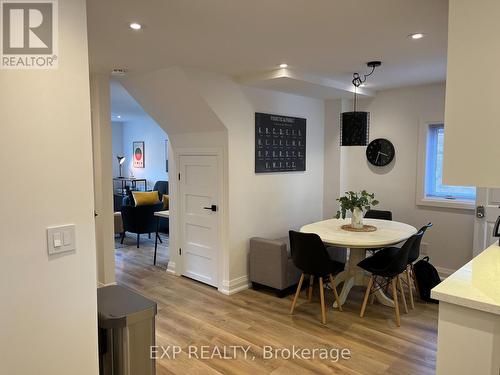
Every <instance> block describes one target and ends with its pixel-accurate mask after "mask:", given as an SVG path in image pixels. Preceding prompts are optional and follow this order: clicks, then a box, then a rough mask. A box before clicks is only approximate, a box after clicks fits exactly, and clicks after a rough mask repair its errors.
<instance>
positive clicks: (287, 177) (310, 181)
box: [228, 86, 325, 278]
mask: <svg viewBox="0 0 500 375" xmlns="http://www.w3.org/2000/svg"><path fill="white" fill-rule="evenodd" d="M241 89H242V90H243V93H244V94H245V96H246V97H247V99H248V100H249V102H250V105H251V107H252V112H251V113H250V114H249V115H248V117H247V119H246V122H244V123H240V124H238V125H239V126H238V128H236V127H235V126H234V125H236V124H228V125H229V126H230V132H229V135H230V136H229V147H230V151H229V154H230V156H231V159H230V160H229V162H230V165H232V166H233V167H232V168H231V169H230V179H231V180H230V181H232V183H231V184H230V189H231V194H235V195H237V197H238V198H237V199H236V201H235V202H233V203H232V204H231V206H230V209H231V210H232V211H233V217H234V219H232V220H231V226H232V227H231V235H232V241H233V242H232V243H231V252H232V253H234V252H236V251H239V252H241V255H240V257H239V258H237V259H236V260H235V262H234V269H233V270H231V271H232V274H231V277H232V278H234V277H238V276H239V275H242V274H243V275H245V274H246V272H247V267H248V266H247V264H246V256H247V251H248V241H249V239H250V238H251V237H253V236H263V237H268V238H279V237H286V236H288V231H289V230H290V229H295V230H298V229H299V228H300V227H301V226H303V225H305V224H308V223H312V222H315V221H318V220H321V219H322V217H323V186H324V185H323V165H324V153H323V151H324V122H325V105H324V101H323V100H318V99H313V98H306V97H302V96H297V95H290V94H285V93H280V92H275V91H269V90H261V89H256V88H250V87H243V86H242V87H241ZM254 112H265V113H275V114H281V115H286V116H296V117H304V118H306V119H307V148H306V171H305V172H288V173H269V174H267V173H264V174H255V172H254V168H255V166H254V164H255V160H254V158H255V144H254V139H255V137H254V134H255V119H254ZM235 133H236V134H235ZM233 134H234V135H233ZM233 145H234V147H233ZM235 190H236V191H235ZM235 221H236V222H235Z"/></svg>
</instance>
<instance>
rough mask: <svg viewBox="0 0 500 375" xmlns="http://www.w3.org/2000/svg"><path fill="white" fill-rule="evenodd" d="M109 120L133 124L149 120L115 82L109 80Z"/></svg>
mask: <svg viewBox="0 0 500 375" xmlns="http://www.w3.org/2000/svg"><path fill="white" fill-rule="evenodd" d="M110 97H111V120H112V121H114V122H134V121H142V120H144V119H146V118H149V115H148V114H147V113H146V112H145V111H144V109H142V107H141V106H140V105H139V103H137V102H136V101H135V99H134V98H133V97H132V96H131V95H130V94H129V93H128V91H127V90H125V88H124V87H123V86H122V85H121V84H120V83H119V82H117V81H115V80H111V84H110Z"/></svg>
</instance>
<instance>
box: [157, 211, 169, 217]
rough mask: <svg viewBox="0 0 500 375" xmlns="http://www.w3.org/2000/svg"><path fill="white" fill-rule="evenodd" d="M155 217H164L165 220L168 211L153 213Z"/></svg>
mask: <svg viewBox="0 0 500 375" xmlns="http://www.w3.org/2000/svg"><path fill="white" fill-rule="evenodd" d="M154 215H155V216H158V217H165V218H168V217H169V216H170V214H169V210H165V211H156V212H155V213H154Z"/></svg>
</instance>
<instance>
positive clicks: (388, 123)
mask: <svg viewBox="0 0 500 375" xmlns="http://www.w3.org/2000/svg"><path fill="white" fill-rule="evenodd" d="M444 100H445V86H444V84H435V85H426V86H416V87H408V88H402V89H395V90H388V91H381V92H378V93H377V95H376V97H375V98H374V99H367V100H362V101H361V105H360V107H361V108H364V109H366V110H368V111H369V112H370V119H371V123H370V139H375V138H379V137H383V138H388V139H389V140H390V141H391V142H392V143H393V144H394V147H395V148H396V157H395V161H394V162H393V163H391V164H390V165H389V166H387V167H383V168H377V167H373V166H371V165H370V164H369V163H368V162H367V160H366V156H365V150H366V147H342V150H341V165H342V172H341V185H342V186H341V189H342V190H341V191H342V192H343V191H345V190H360V189H366V190H368V191H372V192H374V193H375V194H376V196H377V198H378V199H379V200H380V202H381V204H380V206H378V207H379V208H380V209H387V210H391V211H392V212H393V215H394V219H395V220H398V221H403V222H407V223H409V224H412V225H414V226H416V227H418V228H419V227H420V226H422V225H424V224H426V223H427V222H428V221H431V222H433V224H434V227H433V228H431V229H430V230H429V231H428V232H427V233H426V234H425V237H424V240H423V242H424V243H428V253H429V255H430V258H431V261H432V262H433V263H434V264H435V265H436V266H439V267H442V268H447V269H452V270H454V269H457V268H459V267H460V266H462V265H463V264H465V263H466V262H467V261H468V260H470V258H471V256H472V241H473V212H472V211H465V210H457V209H444V208H435V207H434V208H431V207H424V206H416V204H415V189H416V171H417V138H418V137H417V135H418V126H419V124H420V123H422V122H425V121H442V119H443V118H444ZM445 126H446V125H445ZM332 198H333V197H332Z"/></svg>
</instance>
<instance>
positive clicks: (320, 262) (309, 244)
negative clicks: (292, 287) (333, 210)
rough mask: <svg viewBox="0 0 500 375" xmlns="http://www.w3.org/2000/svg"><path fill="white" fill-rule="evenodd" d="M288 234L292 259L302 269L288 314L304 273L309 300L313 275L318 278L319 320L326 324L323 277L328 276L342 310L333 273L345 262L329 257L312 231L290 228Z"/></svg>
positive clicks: (296, 296)
mask: <svg viewBox="0 0 500 375" xmlns="http://www.w3.org/2000/svg"><path fill="white" fill-rule="evenodd" d="M289 236H290V251H291V253H292V260H293V263H294V264H295V266H296V267H297V268H298V269H299V270H301V271H302V274H301V276H300V280H299V285H298V286H297V291H296V292H295V296H294V298H293V301H292V307H291V309H290V314H293V311H294V309H295V304H296V303H297V299H298V298H299V294H300V291H301V288H302V283H303V282H304V278H305V275H309V291H308V299H309V301H311V298H312V288H313V280H314V277H316V278H318V279H319V293H320V301H321V317H322V319H321V321H322V322H323V324H326V310H325V290H324V287H323V280H324V278H327V277H328V278H329V281H330V283H331V287H332V290H333V294H334V296H335V300H336V301H337V306H338V307H339V310H340V311H342V305H341V303H340V299H339V295H338V294H337V288H336V287H335V280H334V278H333V276H334V275H336V274H338V273H339V272H341V271H343V270H344V268H345V264H344V263H341V262H337V261H335V260H333V259H331V258H330V256H329V255H328V252H327V251H326V247H325V244H324V243H323V241H321V238H320V237H319V236H318V235H317V234H314V233H301V232H296V231H293V230H291V231H290V232H289Z"/></svg>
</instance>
